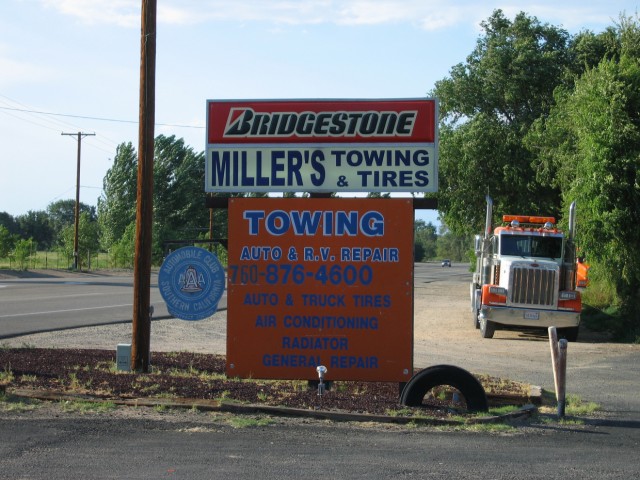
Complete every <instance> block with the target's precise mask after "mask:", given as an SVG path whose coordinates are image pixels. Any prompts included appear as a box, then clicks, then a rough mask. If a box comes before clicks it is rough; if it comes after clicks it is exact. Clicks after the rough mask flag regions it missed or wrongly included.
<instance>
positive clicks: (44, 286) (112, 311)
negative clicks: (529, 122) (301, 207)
mask: <svg viewBox="0 0 640 480" xmlns="http://www.w3.org/2000/svg"><path fill="white" fill-rule="evenodd" d="M157 277H158V276H157V274H152V276H151V292H150V293H151V305H153V307H154V315H153V318H154V319H163V318H169V313H168V312H167V307H166V305H165V303H164V301H163V299H162V297H161V295H160V291H159V290H158V278H157ZM218 308H219V309H224V308H226V294H225V295H224V296H223V298H222V299H221V301H220V304H219V306H218ZM132 310H133V277H132V276H131V275H125V276H112V275H99V274H85V275H76V276H72V277H67V278H57V277H46V276H42V277H39V278H22V279H0V339H1V338H11V337H16V336H21V335H27V334H31V333H40V332H48V331H54V330H64V329H68V328H77V327H87V326H94V325H107V324H112V323H127V322H131V318H132V315H133V312H132Z"/></svg>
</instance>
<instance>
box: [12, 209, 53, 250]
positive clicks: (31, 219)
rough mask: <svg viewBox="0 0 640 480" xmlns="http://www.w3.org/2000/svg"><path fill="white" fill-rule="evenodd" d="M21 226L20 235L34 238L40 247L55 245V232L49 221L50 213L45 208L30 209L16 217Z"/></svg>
mask: <svg viewBox="0 0 640 480" xmlns="http://www.w3.org/2000/svg"><path fill="white" fill-rule="evenodd" d="M16 221H17V222H18V225H19V226H20V234H19V235H20V237H22V238H23V239H27V238H29V239H31V240H33V241H34V242H35V243H36V244H37V246H38V247H40V248H49V247H51V246H52V245H53V240H54V232H53V228H52V227H51V223H50V222H49V215H47V212H45V211H44V210H39V211H33V210H29V211H28V212H27V213H26V214H24V215H19V216H18V217H16Z"/></svg>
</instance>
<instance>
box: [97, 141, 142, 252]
mask: <svg viewBox="0 0 640 480" xmlns="http://www.w3.org/2000/svg"><path fill="white" fill-rule="evenodd" d="M137 177H138V160H137V154H136V151H135V149H134V148H133V145H132V143H131V142H128V143H122V144H120V145H118V147H117V148H116V155H115V157H114V159H113V166H112V167H111V168H110V169H109V170H107V174H106V175H105V177H104V179H103V181H102V190H103V193H102V195H101V196H100V198H99V199H98V224H99V226H100V246H101V247H102V248H103V249H104V250H109V249H110V248H111V246H112V245H113V244H115V243H116V242H118V241H119V240H120V238H121V237H122V235H123V234H124V231H125V229H126V228H127V225H129V224H130V223H131V222H134V221H135V219H136V196H137V188H138V180H137Z"/></svg>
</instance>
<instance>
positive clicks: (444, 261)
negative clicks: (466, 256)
mask: <svg viewBox="0 0 640 480" xmlns="http://www.w3.org/2000/svg"><path fill="white" fill-rule="evenodd" d="M442 266H443V267H450V266H451V260H449V259H448V258H445V259H444V260H442Z"/></svg>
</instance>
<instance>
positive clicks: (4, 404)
mask: <svg viewBox="0 0 640 480" xmlns="http://www.w3.org/2000/svg"><path fill="white" fill-rule="evenodd" d="M41 405H42V402H41V401H39V400H33V399H24V398H17V397H14V396H12V395H8V394H6V393H3V394H0V412H14V413H21V412H30V411H32V410H35V409H36V408H38V407H40V406H41Z"/></svg>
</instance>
